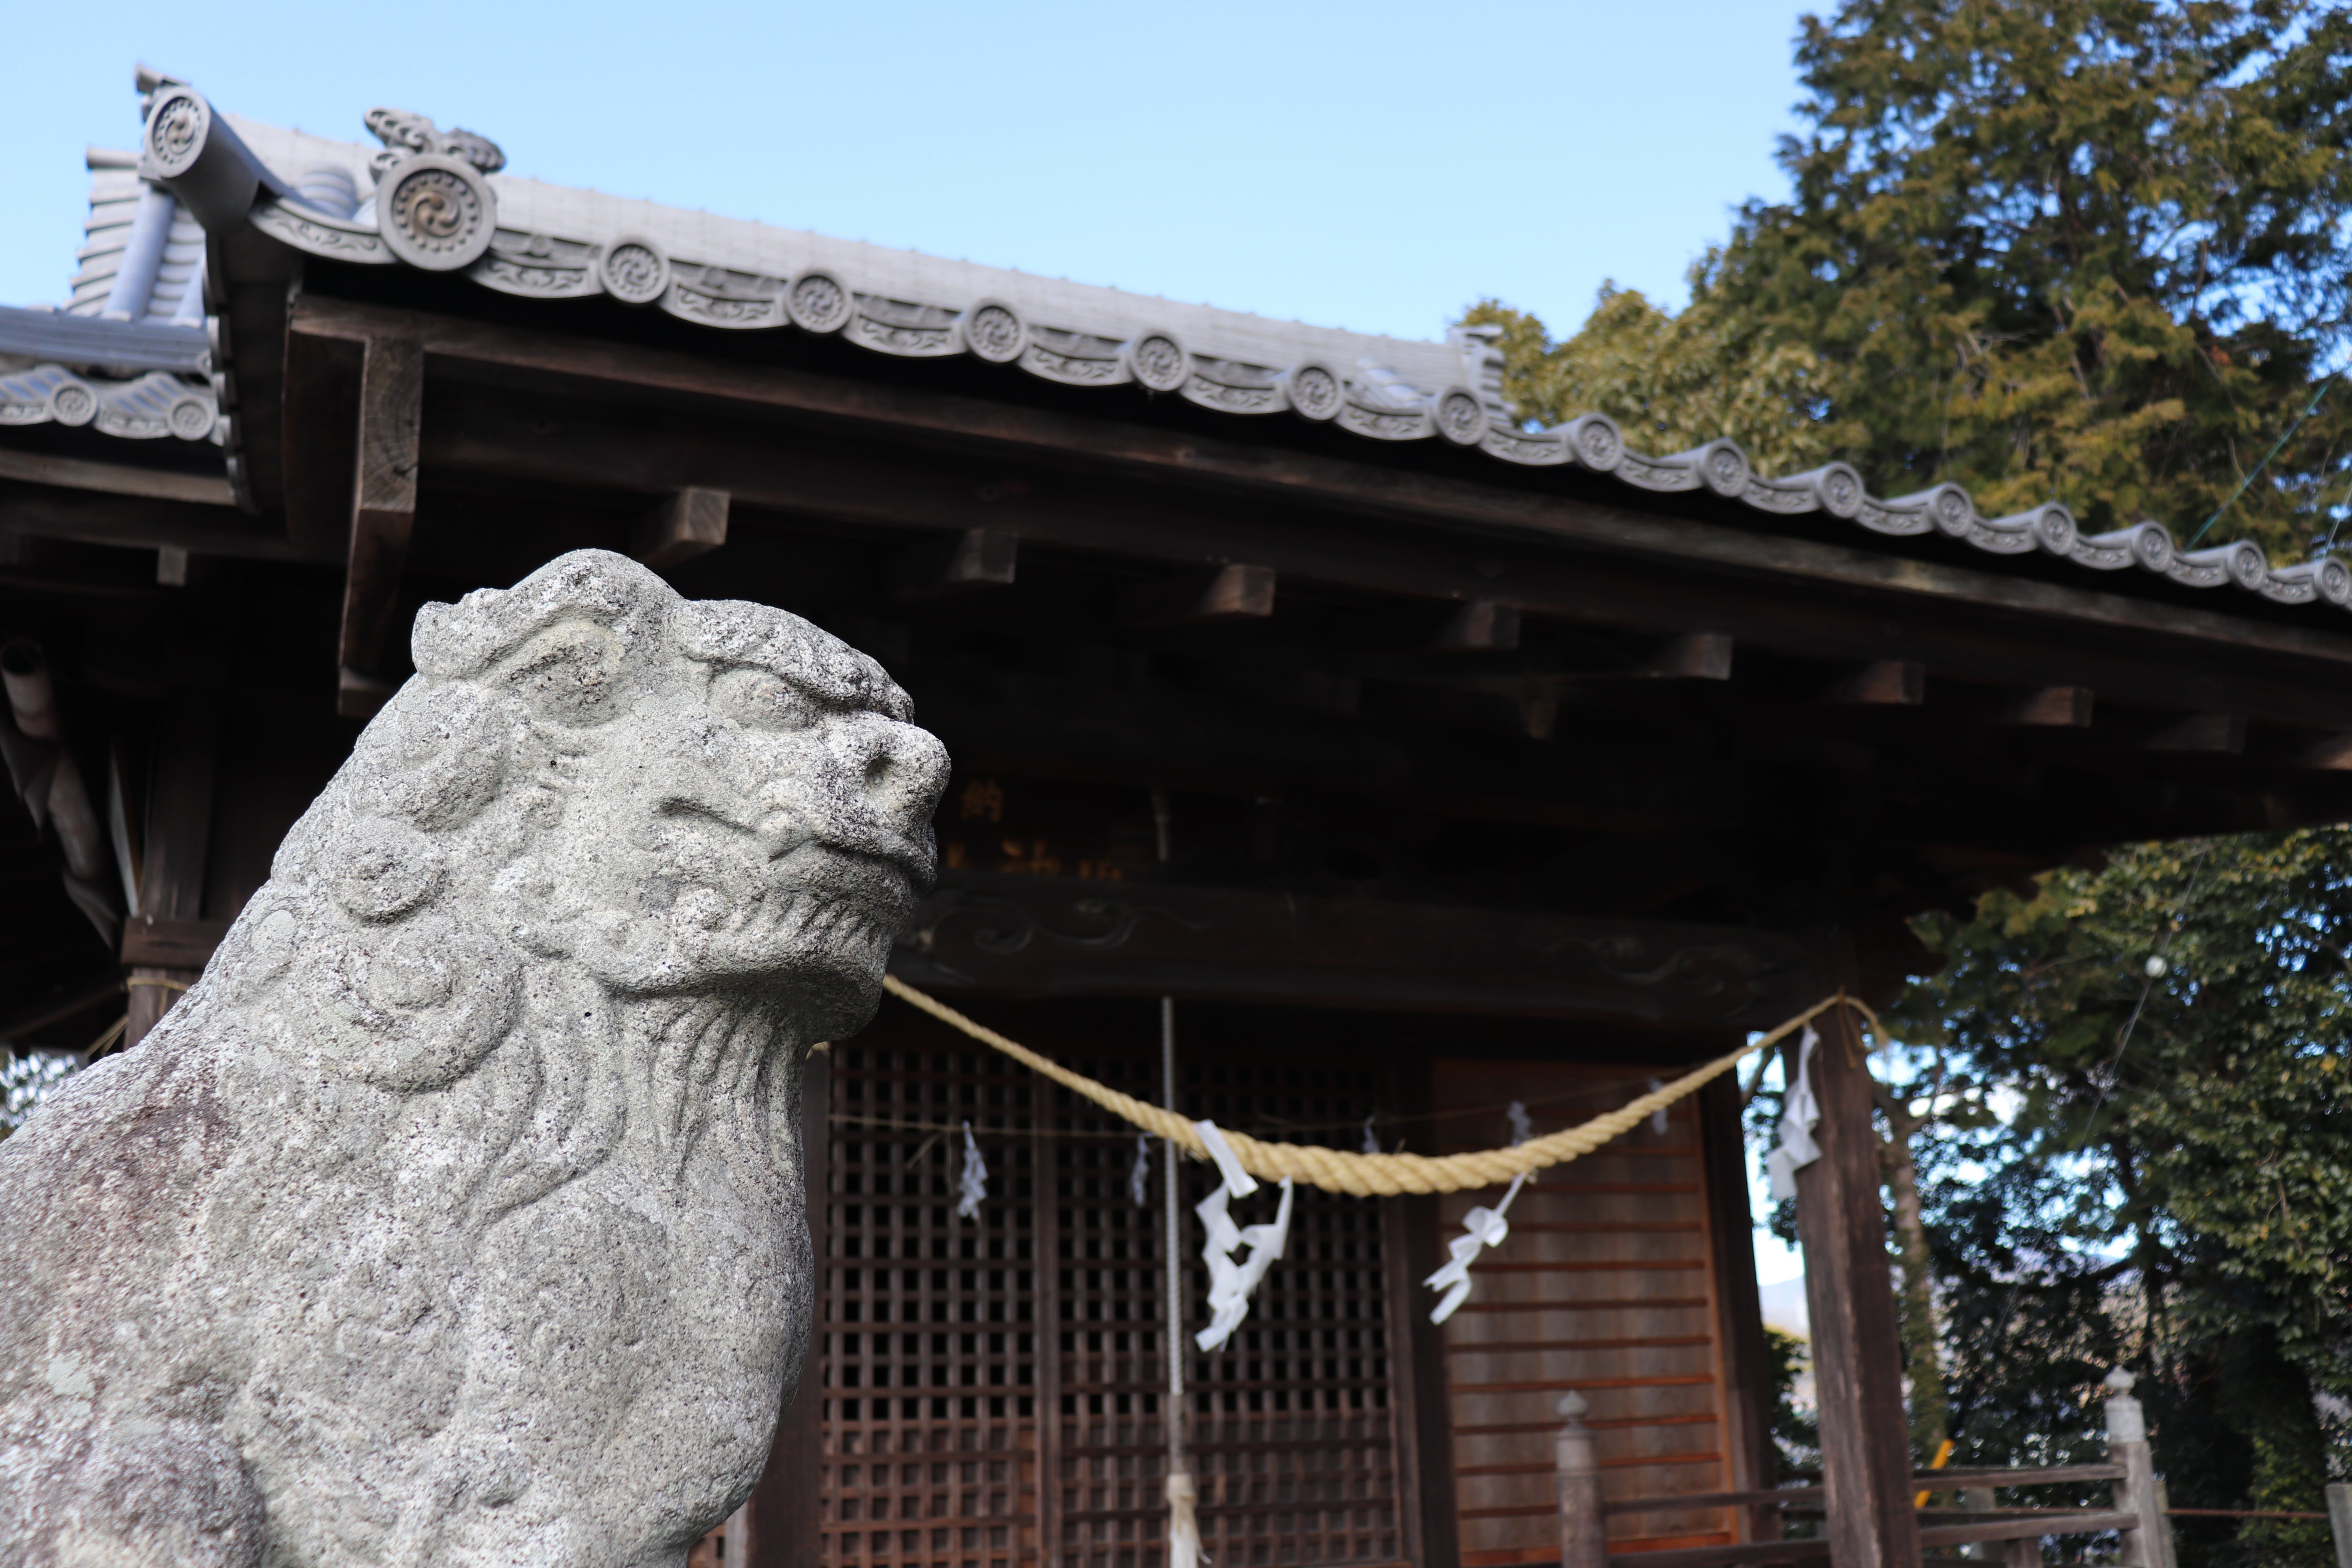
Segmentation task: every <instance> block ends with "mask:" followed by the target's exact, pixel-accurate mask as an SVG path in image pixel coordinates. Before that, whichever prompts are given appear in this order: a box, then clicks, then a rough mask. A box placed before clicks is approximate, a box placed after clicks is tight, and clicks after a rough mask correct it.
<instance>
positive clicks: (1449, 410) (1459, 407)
mask: <svg viewBox="0 0 2352 1568" xmlns="http://www.w3.org/2000/svg"><path fill="white" fill-rule="evenodd" d="M1436 412H1437V433H1438V434H1439V435H1441V436H1443V437H1445V438H1446V439H1447V440H1449V441H1451V442H1453V443H1454V445H1455V446H1457V447H1475V446H1476V445H1477V444H1478V442H1479V439H1480V438H1481V437H1484V436H1485V435H1486V405H1485V404H1483V403H1481V402H1479V401H1478V395H1477V394H1475V393H1474V392H1472V391H1471V390H1470V389H1469V388H1467V387H1463V386H1450V387H1448V388H1446V389H1445V391H1444V392H1443V393H1441V394H1439V395H1438V399H1437V410H1436Z"/></svg>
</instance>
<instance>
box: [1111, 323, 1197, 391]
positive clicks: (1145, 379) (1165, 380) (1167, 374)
mask: <svg viewBox="0 0 2352 1568" xmlns="http://www.w3.org/2000/svg"><path fill="white" fill-rule="evenodd" d="M1190 366H1191V362H1190V361H1189V360H1187V359H1186V358H1185V357H1184V345H1183V344H1181V343H1180V342H1177V341H1176V339H1175V337H1174V335H1173V334H1171V333H1168V332H1145V333H1144V334H1142V335H1141V336H1140V337H1138V338H1136V339H1135V340H1134V341H1133V342H1129V344H1128V345H1127V371H1128V374H1129V375H1132V376H1133V377H1135V379H1136V383H1137V384H1139V385H1140V386H1143V387H1146V388H1148V389H1150V391H1153V392H1174V391H1175V390H1176V389H1177V388H1179V387H1181V386H1182V385H1183V384H1184V377H1185V375H1186V374H1187V373H1188V371H1189V369H1190Z"/></svg>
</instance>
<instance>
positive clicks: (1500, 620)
mask: <svg viewBox="0 0 2352 1568" xmlns="http://www.w3.org/2000/svg"><path fill="white" fill-rule="evenodd" d="M1518 646H1519V612H1518V609H1517V606H1516V605H1503V604H1497V603H1496V602H1495V601H1494V600H1492V599H1474V600H1472V601H1471V602H1470V603H1469V604H1466V605H1463V606H1462V607H1461V608H1460V609H1458V610H1456V611H1454V614H1453V616H1451V617H1449V618H1448V619H1447V621H1446V623H1445V626H1444V629H1443V630H1442V631H1440V632H1439V633H1438V634H1437V647H1440V648H1442V649H1444V650H1445V651H1447V652H1449V653H1508V652H1510V650H1511V649H1513V648H1515V647H1518Z"/></svg>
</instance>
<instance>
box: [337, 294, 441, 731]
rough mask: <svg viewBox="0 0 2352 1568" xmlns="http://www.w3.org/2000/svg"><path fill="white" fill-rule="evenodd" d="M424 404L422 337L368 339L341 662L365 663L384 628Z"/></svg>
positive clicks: (404, 555)
mask: <svg viewBox="0 0 2352 1568" xmlns="http://www.w3.org/2000/svg"><path fill="white" fill-rule="evenodd" d="M424 409H425V348H424V345H423V344H422V343H421V342H418V341H417V340H416V339H415V338H399V337H381V338H375V339H372V340H371V341H370V342H368V345H367V351H366V353H365V354H364V356H363V357H362V361H361V365H360V423H359V464H358V471H357V473H356V474H355V475H354V476H353V478H352V537H351V548H350V553H349V556H348V558H347V562H346V565H345V570H344V578H343V627H342V643H341V655H342V657H341V665H342V668H345V669H351V670H357V671H359V672H361V673H362V674H366V673H369V672H372V671H373V670H374V669H375V668H377V667H378V665H380V664H381V663H382V662H383V648H384V644H385V642H386V641H387V640H388V639H389V638H390V637H391V635H392V623H393V617H394V614H395V613H396V612H397V610H398V608H399V602H400V579H401V574H402V573H403V572H404V570H405V569H406V567H407V564H408V542H409V540H410V538H411V537H412V536H413V535H414V534H415V531H416V470H417V437H418V432H419V430H420V428H421V426H422V423H423V418H424ZM346 711H348V710H346Z"/></svg>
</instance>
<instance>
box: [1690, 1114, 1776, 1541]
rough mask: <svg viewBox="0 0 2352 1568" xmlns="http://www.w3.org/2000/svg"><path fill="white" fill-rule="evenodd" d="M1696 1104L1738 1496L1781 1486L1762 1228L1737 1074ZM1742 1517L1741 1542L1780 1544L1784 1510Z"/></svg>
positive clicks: (1728, 1439) (1730, 1480)
mask: <svg viewBox="0 0 2352 1568" xmlns="http://www.w3.org/2000/svg"><path fill="white" fill-rule="evenodd" d="M1697 1101H1698V1105H1697V1109H1698V1137H1699V1161H1700V1169H1701V1171H1702V1172H1704V1173H1705V1174H1704V1176H1703V1180H1704V1181H1705V1182H1706V1218H1707V1242H1708V1251H1709V1255H1710V1258H1711V1260H1712V1261H1713V1263H1714V1265H1715V1317H1716V1321H1715V1331H1716V1333H1717V1343H1718V1344H1719V1345H1720V1346H1721V1347H1722V1352H1721V1353H1722V1360H1723V1391H1724V1412H1723V1420H1724V1432H1723V1440H1724V1452H1725V1454H1726V1455H1727V1457H1728V1458H1729V1460H1730V1472H1731V1473H1730V1474H1729V1475H1728V1476H1727V1478H1726V1479H1725V1485H1726V1486H1727V1488H1728V1489H1730V1490H1732V1491H1756V1490H1760V1489H1763V1488H1766V1487H1771V1486H1777V1485H1779V1484H1780V1450H1779V1449H1778V1448H1777V1447H1774V1446H1773V1443H1772V1405H1773V1389H1772V1376H1771V1368H1770V1361H1769V1356H1768V1355H1767V1354H1766V1351H1765V1343H1764V1307H1763V1302H1762V1301H1761V1300H1759V1298H1758V1295H1757V1286H1756V1223H1755V1220H1754V1218H1753V1216H1752V1215H1751V1214H1750V1211H1749V1207H1748V1152H1747V1137H1746V1133H1745V1131H1744V1130H1743V1129H1742V1127H1741V1125H1740V1104H1739V1082H1738V1075H1737V1074H1726V1075H1725V1076H1724V1077H1722V1078H1718V1079H1716V1080H1715V1081H1714V1082H1713V1083H1710V1084H1708V1085H1707V1086H1706V1088H1704V1089H1700V1090H1699V1091H1698V1095H1697ZM1739 1511H1740V1515H1741V1518H1742V1521H1743V1525H1744V1528H1743V1529H1742V1530H1741V1531H1740V1532H1739V1533H1740V1539H1741V1540H1743V1541H1778V1540H1779V1539H1780V1510H1778V1509H1775V1508H1754V1509H1742V1510H1739Z"/></svg>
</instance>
